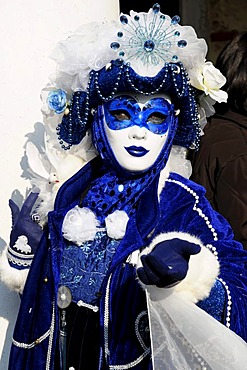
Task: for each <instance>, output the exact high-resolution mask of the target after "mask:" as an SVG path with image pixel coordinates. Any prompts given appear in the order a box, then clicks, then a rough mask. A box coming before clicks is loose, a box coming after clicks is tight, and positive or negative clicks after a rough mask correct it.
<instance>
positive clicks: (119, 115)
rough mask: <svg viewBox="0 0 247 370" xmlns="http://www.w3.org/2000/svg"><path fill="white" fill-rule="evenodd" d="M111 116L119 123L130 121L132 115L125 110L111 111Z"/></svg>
mask: <svg viewBox="0 0 247 370" xmlns="http://www.w3.org/2000/svg"><path fill="white" fill-rule="evenodd" d="M110 114H111V116H113V117H114V118H115V119H116V120H118V121H129V120H130V114H129V113H128V112H127V111H126V110H124V109H114V110H110Z"/></svg>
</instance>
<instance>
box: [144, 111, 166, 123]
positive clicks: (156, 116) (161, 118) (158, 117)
mask: <svg viewBox="0 0 247 370" xmlns="http://www.w3.org/2000/svg"><path fill="white" fill-rule="evenodd" d="M167 118H168V114H163V113H161V112H152V113H151V114H150V115H149V116H148V118H147V122H149V123H152V124H154V125H160V124H162V123H164V122H166V120H167Z"/></svg>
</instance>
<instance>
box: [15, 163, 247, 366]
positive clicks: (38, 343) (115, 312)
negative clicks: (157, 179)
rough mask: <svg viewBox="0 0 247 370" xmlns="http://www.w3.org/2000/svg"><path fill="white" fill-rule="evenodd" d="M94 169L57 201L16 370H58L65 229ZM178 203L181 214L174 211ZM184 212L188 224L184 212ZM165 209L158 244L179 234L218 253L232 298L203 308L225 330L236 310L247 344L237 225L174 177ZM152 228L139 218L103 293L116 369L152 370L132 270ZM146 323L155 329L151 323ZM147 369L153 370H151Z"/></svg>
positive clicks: (25, 304)
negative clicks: (132, 258)
mask: <svg viewBox="0 0 247 370" xmlns="http://www.w3.org/2000/svg"><path fill="white" fill-rule="evenodd" d="M94 166H96V165H95V160H94V162H93V163H89V164H88V165H87V166H86V167H84V168H83V169H82V170H81V171H80V172H79V173H77V174H76V175H75V176H74V177H73V178H71V179H70V180H69V181H68V182H67V183H65V184H64V185H63V187H62V188H61V189H60V192H59V193H58V196H57V200H56V206H55V210H54V211H53V212H51V213H50V214H49V229H48V230H47V231H46V233H45V234H46V235H45V236H44V237H43V239H42V241H41V244H40V246H39V248H38V250H37V252H36V257H35V259H34V261H33V264H32V267H31V270H30V272H29V278H28V280H27V282H26V285H25V289H24V292H23V297H22V306H21V310H20V313H19V317H18V320H17V326H16V329H15V333H14V336H13V337H14V344H13V348H12V355H11V362H10V369H16V370H17V369H23V368H24V367H23V364H25V369H32V368H33V366H36V367H37V368H40V369H42V368H45V366H48V367H47V368H51V369H52V368H53V367H52V365H51V364H52V363H53V356H54V351H55V343H56V339H57V336H58V308H57V306H56V304H55V302H56V291H57V289H58V285H59V282H60V279H59V270H60V260H61V253H62V250H63V248H65V241H64V240H63V239H62V237H61V232H60V230H61V224H62V222H63V218H64V215H65V214H66V212H67V210H68V209H69V208H71V205H72V204H73V205H74V204H77V203H79V202H80V196H81V193H82V191H83V190H84V188H85V187H86V186H87V185H88V183H89V182H90V181H91V180H92V177H93V167H94ZM71 194H73V198H72V196H71ZM171 199H172V202H173V204H174V205H176V206H173V207H171V206H170V202H171ZM195 204H196V205H197V207H196V209H195ZM184 207H185V208H186V216H184V212H181V210H182V209H184ZM159 209H160V212H159V216H158V220H157V223H156V227H155V231H154V234H153V235H152V238H153V237H155V235H156V234H159V233H165V234H168V235H169V233H171V232H174V231H176V233H177V235H178V236H179V232H183V233H188V234H189V235H195V236H196V237H198V238H200V240H201V241H202V242H203V244H204V245H205V246H207V248H210V249H211V250H212V251H214V253H215V255H216V252H217V258H218V260H219V263H220V266H221V273H220V275H219V276H218V279H222V281H223V282H224V283H225V284H226V286H228V288H229V291H230V294H231V297H232V298H231V300H230V297H229V296H227V292H226V290H225V288H224V295H223V297H222V298H221V299H219V298H217V299H216V302H215V301H214V304H213V305H211V304H210V300H211V299H212V300H213V299H214V300H215V296H217V297H218V296H220V293H219V292H220V291H221V289H222V287H221V286H219V287H218V288H217V285H216V288H215V291H214V295H215V296H214V297H213V296H212V297H210V298H209V299H208V300H205V301H204V302H200V303H201V304H204V306H205V309H206V310H207V311H208V312H209V313H210V314H212V315H215V316H216V317H219V313H220V316H221V318H220V319H221V321H222V322H223V323H224V324H226V323H228V321H226V317H227V312H228V311H229V310H230V316H229V317H230V321H229V327H230V328H231V329H232V330H234V331H235V332H237V333H238V334H239V335H241V336H242V337H243V338H244V339H245V340H246V339H247V331H246V326H245V325H242V323H243V321H244V319H245V315H246V309H247V302H246V300H244V299H241V297H242V292H243V290H244V291H246V289H247V276H246V270H245V267H244V265H245V264H246V262H247V257H246V252H244V251H243V250H242V248H241V245H240V243H238V242H235V241H234V240H233V239H232V237H233V235H232V232H231V229H230V227H229V225H228V224H227V223H226V221H225V220H224V219H223V218H222V217H221V216H220V215H218V214H217V213H215V212H214V211H212V209H211V207H210V205H209V203H208V202H207V200H206V199H205V197H204V189H203V188H202V187H200V186H198V185H196V184H195V183H193V182H191V181H189V180H186V179H184V178H182V177H181V176H180V175H176V174H173V173H172V174H170V176H169V177H168V178H167V180H166V183H165V189H164V190H163V191H162V192H161V195H160V205H159ZM199 209H200V210H202V209H203V215H202V214H200V213H198V210H199ZM148 217H149V216H148ZM144 220H146V222H145V221H144ZM207 222H208V223H207ZM148 225H150V223H149V222H148V220H147V219H146V218H145V217H144V214H143V213H138V211H137V214H136V213H135V215H134V216H133V217H132V219H131V222H130V223H129V226H128V228H127V230H126V235H125V237H124V238H123V240H122V241H121V243H120V245H119V246H118V247H117V252H115V254H114V257H113V260H112V263H111V267H110V269H109V270H108V272H107V274H106V276H105V278H104V281H103V285H102V287H101V293H102V296H101V299H100V301H98V302H97V305H98V306H99V307H100V320H101V324H102V330H103V327H104V331H105V333H104V335H103V333H102V338H101V346H102V358H103V359H104V356H105V353H106V350H107V348H105V346H106V345H107V346H108V349H109V352H110V354H111V355H110V356H109V357H108V356H107V360H108V361H109V362H108V366H110V365H122V364H130V363H132V362H136V366H135V367H134V368H135V369H143V368H145V367H144V366H145V365H144V366H143V361H144V363H145V360H147V358H148V362H149V361H150V348H149V343H145V335H144V334H145V329H146V327H144V328H142V327H141V323H140V327H137V326H136V322H137V319H138V317H139V316H140V315H145V314H146V309H147V307H146V303H145V295H144V292H143V290H142V288H141V287H140V284H139V282H138V281H137V280H136V271H135V268H134V266H132V265H131V264H129V263H128V262H127V261H128V256H129V255H130V254H131V253H132V252H134V251H135V250H137V249H140V248H141V247H142V246H143V245H147V243H150V240H149V241H148V242H147V238H148V234H149V233H150V227H149V226H148ZM151 227H153V223H151ZM214 233H215V234H216V235H217V237H215V236H214ZM48 235H49V238H48ZM58 246H59V248H58ZM126 262H127V263H126ZM230 301H231V302H232V304H231V302H230ZM200 303H199V304H200ZM144 317H145V318H146V319H147V317H146V316H144ZM106 320H107V322H106ZM142 322H144V323H145V325H147V320H146V321H145V320H144V318H143V321H142ZM142 325H144V324H143V323H142ZM23 327H25V330H23ZM137 330H138V331H137ZM106 335H108V338H107V339H106V338H105V336H106ZM119 338H121V341H120V343H119ZM104 339H105V340H104ZM144 343H145V345H144ZM102 361H103V360H102ZM45 364H46V365H45ZM47 364H48V365H47ZM146 366H147V368H148V365H146ZM102 368H104V366H103V365H102ZM106 368H107V367H106Z"/></svg>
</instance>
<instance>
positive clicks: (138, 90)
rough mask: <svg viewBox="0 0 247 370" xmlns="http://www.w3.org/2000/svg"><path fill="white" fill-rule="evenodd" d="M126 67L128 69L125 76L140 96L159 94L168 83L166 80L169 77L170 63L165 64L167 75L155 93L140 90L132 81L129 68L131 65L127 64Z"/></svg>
mask: <svg viewBox="0 0 247 370" xmlns="http://www.w3.org/2000/svg"><path fill="white" fill-rule="evenodd" d="M126 66H127V67H126V71H125V74H126V78H127V81H128V84H129V85H130V86H131V88H133V89H134V90H135V91H136V92H138V93H139V94H142V95H154V94H157V93H158V92H159V91H160V90H161V89H162V87H163V86H164V83H165V82H166V79H167V76H168V67H169V64H168V63H165V74H164V78H163V80H162V82H161V84H160V85H159V86H158V87H157V88H156V89H155V90H153V91H150V92H144V91H142V90H140V89H138V87H136V86H135V85H134V83H133V82H132V81H131V78H130V74H129V66H130V63H127V64H126Z"/></svg>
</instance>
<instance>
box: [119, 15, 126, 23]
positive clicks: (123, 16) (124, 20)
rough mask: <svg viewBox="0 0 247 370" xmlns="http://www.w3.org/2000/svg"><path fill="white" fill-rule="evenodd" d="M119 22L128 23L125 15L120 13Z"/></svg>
mask: <svg viewBox="0 0 247 370" xmlns="http://www.w3.org/2000/svg"><path fill="white" fill-rule="evenodd" d="M120 22H121V23H122V24H128V18H127V17H126V15H121V17H120Z"/></svg>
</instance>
